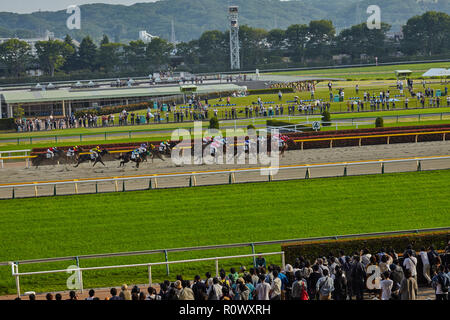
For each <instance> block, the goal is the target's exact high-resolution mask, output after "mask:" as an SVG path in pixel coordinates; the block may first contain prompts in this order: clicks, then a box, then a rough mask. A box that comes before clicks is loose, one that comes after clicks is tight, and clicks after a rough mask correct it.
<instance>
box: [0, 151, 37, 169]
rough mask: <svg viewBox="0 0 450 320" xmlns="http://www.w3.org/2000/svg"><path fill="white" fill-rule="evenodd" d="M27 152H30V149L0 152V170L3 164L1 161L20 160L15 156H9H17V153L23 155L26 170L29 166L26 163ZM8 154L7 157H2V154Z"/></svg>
mask: <svg viewBox="0 0 450 320" xmlns="http://www.w3.org/2000/svg"><path fill="white" fill-rule="evenodd" d="M29 152H31V150H30V149H27V150H8V151H0V168H2V169H3V167H4V163H3V161H4V160H14V159H18V158H20V157H17V156H11V154H17V153H23V154H24V157H25V159H26V161H27V168H28V166H29V163H28V159H29V158H28V153H29ZM5 153H6V154H8V157H3V155H4V154H5Z"/></svg>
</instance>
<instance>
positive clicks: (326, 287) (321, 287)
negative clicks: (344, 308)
mask: <svg viewBox="0 0 450 320" xmlns="http://www.w3.org/2000/svg"><path fill="white" fill-rule="evenodd" d="M333 291H334V281H333V279H331V277H330V276H329V275H328V269H324V270H323V277H322V278H320V279H319V280H318V281H317V284H316V292H317V293H318V294H319V300H330V299H331V293H332V292H333Z"/></svg>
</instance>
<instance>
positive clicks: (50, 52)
mask: <svg viewBox="0 0 450 320" xmlns="http://www.w3.org/2000/svg"><path fill="white" fill-rule="evenodd" d="M35 47H36V51H37V55H38V59H39V64H40V66H41V68H42V69H44V70H45V71H46V72H47V74H49V75H50V76H52V77H53V76H54V75H55V70H56V69H58V68H60V67H61V66H62V65H63V64H64V62H65V61H66V57H67V56H69V55H70V54H71V53H73V48H72V47H71V46H69V45H68V44H67V43H64V42H62V41H59V40H49V41H38V42H36V45H35Z"/></svg>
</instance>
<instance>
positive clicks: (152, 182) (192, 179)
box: [0, 155, 450, 199]
mask: <svg viewBox="0 0 450 320" xmlns="http://www.w3.org/2000/svg"><path fill="white" fill-rule="evenodd" d="M448 159H450V155H447V156H433V157H413V158H401V159H390V160H385V159H378V160H365V161H349V162H336V163H325V164H304V165H286V166H280V167H276V168H275V167H259V168H243V169H232V170H216V171H198V172H181V173H167V174H166V173H162V174H149V175H139V176H123V177H105V178H96V179H89V178H86V179H70V180H60V181H42V182H24V183H7V184H0V190H2V189H6V188H9V189H12V197H11V198H10V199H14V198H15V190H16V189H17V188H25V187H32V188H34V197H38V196H39V194H38V187H40V186H53V190H54V193H53V196H56V195H57V189H56V186H58V185H73V186H74V191H75V193H74V194H79V188H78V187H79V184H82V183H85V184H86V183H91V184H92V183H95V189H96V192H95V193H99V192H98V183H102V182H113V183H114V184H115V192H123V191H126V186H125V182H126V181H133V180H135V181H136V180H148V181H149V182H148V188H146V189H143V190H150V189H157V188H158V179H162V178H176V177H188V178H189V186H190V187H195V186H197V179H196V177H200V176H209V175H218V174H221V175H224V174H226V175H228V176H229V180H228V183H229V184H233V183H236V174H238V173H251V172H264V171H265V175H266V176H268V181H272V180H273V172H274V171H275V172H277V171H285V170H294V169H306V175H305V179H309V178H310V176H311V169H317V168H329V167H344V172H343V176H347V175H348V167H349V166H354V165H374V164H377V165H380V167H381V171H380V173H381V174H384V173H385V164H388V163H406V162H416V165H417V171H421V170H422V162H423V161H428V160H448ZM446 169H448V168H446ZM279 181H281V180H279ZM119 182H122V188H120V187H119ZM222 184H225V183H222ZM176 187H187V186H186V185H177V186H176ZM130 191H131V190H130ZM133 191H136V190H133ZM66 195H67V194H66Z"/></svg>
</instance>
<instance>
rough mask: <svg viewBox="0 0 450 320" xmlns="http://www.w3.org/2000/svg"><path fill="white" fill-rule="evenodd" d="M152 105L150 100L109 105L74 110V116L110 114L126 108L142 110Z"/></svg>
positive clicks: (127, 109)
mask: <svg viewBox="0 0 450 320" xmlns="http://www.w3.org/2000/svg"><path fill="white" fill-rule="evenodd" d="M150 106H153V103H150V102H141V103H136V104H129V105H124V106H122V105H121V106H110V107H102V108H97V109H89V110H78V111H77V112H75V116H76V117H83V116H85V115H89V114H92V115H97V116H103V115H110V114H114V113H120V112H122V111H123V110H126V111H128V112H131V111H137V110H143V109H147V108H148V107H150Z"/></svg>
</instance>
